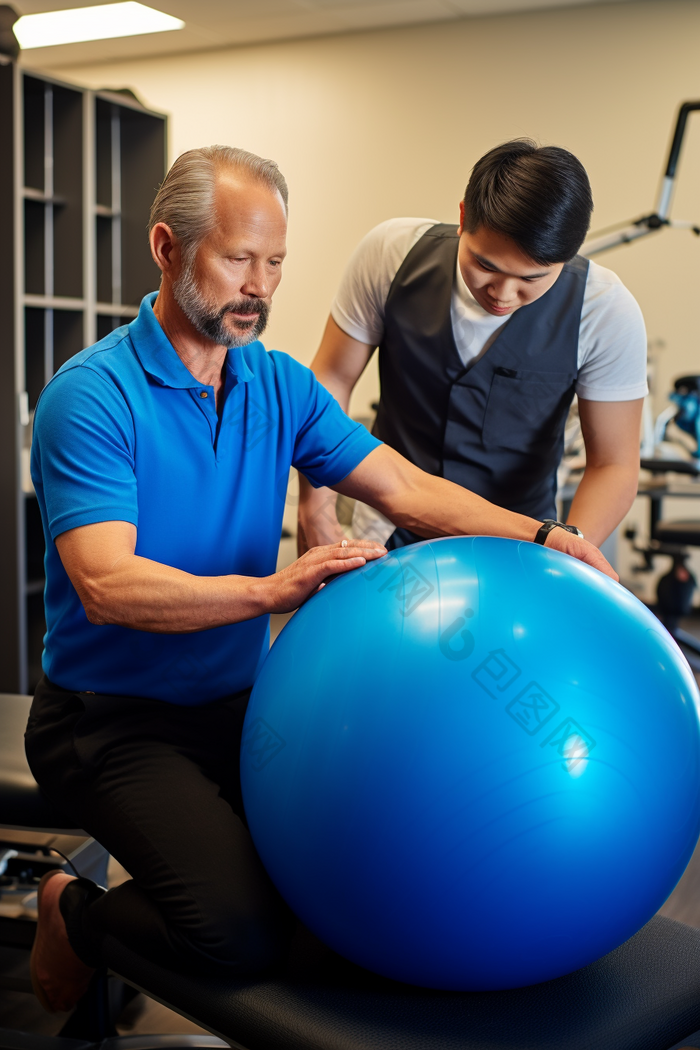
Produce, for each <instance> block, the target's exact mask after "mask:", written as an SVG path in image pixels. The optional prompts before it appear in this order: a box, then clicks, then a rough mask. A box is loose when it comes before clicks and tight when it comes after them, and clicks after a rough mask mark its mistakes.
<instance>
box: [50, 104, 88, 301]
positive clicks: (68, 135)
mask: <svg viewBox="0 0 700 1050" xmlns="http://www.w3.org/2000/svg"><path fill="white" fill-rule="evenodd" d="M52 92H53V135H52V140H53V193H54V194H55V195H56V197H57V198H58V199H59V200H61V201H63V202H64V203H63V205H62V206H61V207H57V206H56V205H54V207H53V225H54V231H53V272H54V281H53V285H54V286H53V292H54V294H55V295H58V296H72V297H81V296H82V295H83V206H82V201H83V150H82V144H83V96H82V92H80V91H71V90H70V89H69V88H63V87H58V86H54V87H53V88H52Z"/></svg>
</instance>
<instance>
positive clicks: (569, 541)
mask: <svg viewBox="0 0 700 1050" xmlns="http://www.w3.org/2000/svg"><path fill="white" fill-rule="evenodd" d="M544 545H545V547H552V548H553V549H554V550H557V551H563V552H564V554H570V555H571V557H572V558H578V560H579V561H585V562H586V564H587V565H592V566H593V568H594V569H599V570H600V572H602V573H604V574H605V575H606V576H609V577H610V578H611V579H612V580H619V579H620V577H619V576H618V575H617V573H616V572H615V570H614V569H613V567H612V565H611V564H610V563H609V562H608V561H607V559H606V558H604V557H603V555H602V554H601V553H600V551H599V550H598V548H597V547H594V545H593V544H592V543H589V542H588V540H584V539H582V538H581V537H580V536H577V535H576V534H575V533H574V532H567V531H566V529H552V531H551V532H550V533H549V534H548V535H547V538H546V540H545V544H544Z"/></svg>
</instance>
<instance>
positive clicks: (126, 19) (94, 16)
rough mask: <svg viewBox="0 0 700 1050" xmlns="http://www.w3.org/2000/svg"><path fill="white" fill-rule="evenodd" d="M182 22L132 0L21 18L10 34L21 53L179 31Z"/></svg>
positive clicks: (181, 27)
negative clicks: (21, 50)
mask: <svg viewBox="0 0 700 1050" xmlns="http://www.w3.org/2000/svg"><path fill="white" fill-rule="evenodd" d="M184 25H185V23H184V22H183V21H182V20H181V19H179V18H173V16H172V15H166V14H164V13H163V12H162V11H156V10H154V8H152V7H146V6H145V4H139V3H137V2H136V0H125V2H124V3H117V4H99V5H98V6H96V7H75V8H71V9H69V10H64V11H46V12H44V13H43V14H36V15H23V16H22V17H21V18H20V19H19V20H18V21H17V22H15V25H14V27H13V28H14V33H15V36H16V37H17V39H18V41H19V46H20V47H21V48H22V49H23V50H27V49H29V48H33V47H53V46H55V45H57V44H76V43H80V42H81V41H84V40H108V39H110V38H112V37H120V36H140V35H141V34H143V33H167V32H170V31H172V30H174V29H183V28H184Z"/></svg>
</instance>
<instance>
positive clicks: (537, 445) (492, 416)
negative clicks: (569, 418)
mask: <svg viewBox="0 0 700 1050" xmlns="http://www.w3.org/2000/svg"><path fill="white" fill-rule="evenodd" d="M575 378H576V376H575V375H574V374H573V373H571V372H530V371H525V370H523V369H519V368H517V369H516V368H497V369H496V371H495V372H494V374H493V378H492V380H491V389H490V391H489V397H488V401H487V403H486V413H485V415H484V425H483V429H482V441H483V444H484V448H487V449H494V448H507V449H513V450H515V451H517V452H526V453H533V452H538V453H542V452H545V451H548V450H549V451H553V446H554V444H555V443H556V442H557V441H558V439H559V437H560V434H561V428H562V426H563V425H564V423H565V420H566V413H567V411H568V408H569V405H570V404H571V400H572V398H573V394H574V389H573V388H574V380H575Z"/></svg>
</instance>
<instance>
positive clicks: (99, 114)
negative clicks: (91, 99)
mask: <svg viewBox="0 0 700 1050" xmlns="http://www.w3.org/2000/svg"><path fill="white" fill-rule="evenodd" d="M113 111H114V106H113V105H112V103H111V102H105V100H104V99H101V98H96V99H95V202H96V204H97V205H98V206H101V207H104V208H107V209H111V208H112V116H113ZM117 114H118V110H117V113H116V114H115V115H117ZM118 119H119V118H118V115H117V120H118Z"/></svg>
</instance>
